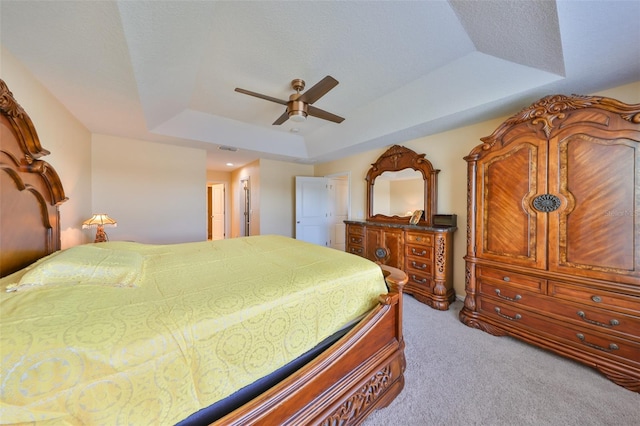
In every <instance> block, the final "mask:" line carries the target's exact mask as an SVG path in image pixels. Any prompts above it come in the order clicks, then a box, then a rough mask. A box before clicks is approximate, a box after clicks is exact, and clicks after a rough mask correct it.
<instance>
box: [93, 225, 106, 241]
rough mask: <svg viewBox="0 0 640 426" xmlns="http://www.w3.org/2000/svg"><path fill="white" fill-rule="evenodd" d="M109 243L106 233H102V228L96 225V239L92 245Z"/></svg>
mask: <svg viewBox="0 0 640 426" xmlns="http://www.w3.org/2000/svg"><path fill="white" fill-rule="evenodd" d="M107 241H109V238H108V237H107V233H106V232H104V227H103V226H102V225H98V230H97V231H96V239H95V241H94V243H105V242H107Z"/></svg>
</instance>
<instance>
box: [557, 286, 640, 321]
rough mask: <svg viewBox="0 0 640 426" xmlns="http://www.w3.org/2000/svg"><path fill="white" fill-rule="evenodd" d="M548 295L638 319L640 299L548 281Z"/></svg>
mask: <svg viewBox="0 0 640 426" xmlns="http://www.w3.org/2000/svg"><path fill="white" fill-rule="evenodd" d="M549 295H550V296H554V297H557V298H558V299H565V300H571V301H575V302H579V303H584V304H585V305H588V306H594V307H599V308H604V309H613V310H615V311H619V312H627V313H629V314H631V315H635V316H639V317H640V297H636V296H632V295H629V294H621V293H614V292H609V291H605V290H599V289H594V288H586V287H580V286H577V285H572V284H567V283H561V282H556V281H549Z"/></svg>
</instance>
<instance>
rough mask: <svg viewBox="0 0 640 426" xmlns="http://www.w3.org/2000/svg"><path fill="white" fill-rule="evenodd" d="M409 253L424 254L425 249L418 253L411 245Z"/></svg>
mask: <svg viewBox="0 0 640 426" xmlns="http://www.w3.org/2000/svg"><path fill="white" fill-rule="evenodd" d="M411 253H413V254H415V255H416V256H424V255H425V254H427V251H426V250H422V251H421V252H420V253H418V252H417V251H416V249H414V248H413V247H411Z"/></svg>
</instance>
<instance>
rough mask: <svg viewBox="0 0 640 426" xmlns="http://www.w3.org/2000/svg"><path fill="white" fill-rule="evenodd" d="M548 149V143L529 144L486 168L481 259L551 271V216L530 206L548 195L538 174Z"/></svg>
mask: <svg viewBox="0 0 640 426" xmlns="http://www.w3.org/2000/svg"><path fill="white" fill-rule="evenodd" d="M545 151H546V146H544V144H540V143H537V144H533V143H528V142H527V141H523V142H521V143H517V144H516V145H515V146H513V147H511V149H510V150H509V151H506V152H501V153H498V155H495V156H494V157H493V158H491V159H487V161H486V162H485V163H484V164H483V167H482V169H481V171H480V172H481V176H482V185H480V193H479V194H478V199H479V200H481V208H480V209H478V210H479V211H478V215H479V222H478V223H481V224H482V225H481V226H480V229H481V232H480V235H478V237H479V238H478V239H479V241H480V242H481V249H480V255H481V256H484V257H487V258H494V259H501V260H505V259H509V261H512V262H513V263H517V264H521V265H526V266H533V267H539V268H543V267H545V264H544V254H545V253H544V248H545V245H546V243H545V240H544V235H545V229H546V217H544V215H541V214H539V213H538V212H536V211H535V210H533V209H532V208H531V207H530V200H531V199H532V198H533V197H534V196H535V195H536V194H537V193H540V192H542V193H544V192H545V191H546V189H545V183H546V180H545V178H544V173H540V172H539V171H538V163H539V162H541V163H542V167H540V168H541V169H545V167H544V163H545V162H546V160H545ZM540 238H542V241H538V240H539V239H540Z"/></svg>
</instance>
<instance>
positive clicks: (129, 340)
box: [0, 236, 386, 425]
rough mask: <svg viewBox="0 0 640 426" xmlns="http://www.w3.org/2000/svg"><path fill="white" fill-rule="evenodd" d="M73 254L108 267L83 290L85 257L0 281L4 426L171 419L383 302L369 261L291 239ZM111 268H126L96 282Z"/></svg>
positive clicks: (130, 246) (123, 246) (64, 258)
mask: <svg viewBox="0 0 640 426" xmlns="http://www.w3.org/2000/svg"><path fill="white" fill-rule="evenodd" d="M81 247H86V248H88V251H89V252H94V253H97V254H99V255H101V256H102V257H101V259H102V260H101V261H100V262H101V263H100V262H99V265H98V266H97V267H92V268H89V269H88V271H89V272H87V271H85V272H83V273H84V274H88V275H91V277H90V278H88V279H83V278H82V277H78V276H77V274H76V273H75V272H74V271H77V270H75V269H74V268H73V267H70V266H69V265H73V262H74V261H76V259H77V258H78V257H79V258H82V257H83V256H85V257H86V256H89V257H92V256H93V254H92V253H90V254H87V253H85V251H87V250H84V249H79V250H78V249H76V250H75V251H73V252H71V254H69V253H68V252H67V251H63V252H58V253H57V254H54V255H52V256H50V257H49V258H45V259H43V260H41V261H39V262H37V263H36V264H34V265H32V266H31V267H29V268H27V269H26V270H22V271H20V272H18V273H16V274H13V275H10V276H8V277H5V278H3V279H2V280H0V290H1V294H0V360H1V368H2V370H1V376H0V383H1V388H0V396H1V405H0V420H1V421H2V423H19V422H33V421H36V422H39V423H48V422H51V423H52V424H136V425H141V424H172V423H175V422H178V421H180V420H182V419H184V418H186V417H187V416H188V415H189V414H191V413H193V412H195V411H197V410H199V409H201V408H203V407H205V406H208V405H210V404H212V403H214V402H215V401H217V400H219V399H222V398H224V397H226V396H228V395H230V394H231V393H233V392H234V391H235V390H237V389H239V388H241V387H243V386H245V385H247V384H249V383H251V382H253V381H254V380H256V379H257V378H259V377H262V376H264V375H266V374H268V373H269V372H271V371H273V370H275V369H276V368H278V367H280V366H282V365H284V364H286V363H287V362H289V361H291V360H292V359H294V358H296V357H297V356H299V355H301V354H302V353H304V352H305V351H307V350H309V349H310V348H312V347H313V346H314V345H315V344H316V343H317V342H319V341H321V340H322V339H324V338H325V337H327V336H329V335H330V334H332V333H333V332H334V331H336V330H338V329H339V328H340V327H341V326H343V325H344V324H346V323H348V322H349V321H351V320H353V319H355V318H357V317H358V316H359V315H361V314H363V313H365V312H367V311H368V310H370V309H372V308H373V307H374V306H375V304H376V300H377V296H378V295H379V294H382V293H386V287H385V285H384V281H383V278H382V273H381V271H380V268H379V267H377V265H375V264H373V263H372V262H369V261H367V260H365V259H362V258H359V257H357V256H353V255H350V254H347V253H344V252H340V251H337V250H333V249H327V248H325V247H320V246H316V245H313V244H309V243H304V242H301V241H297V240H293V239H290V238H286V237H279V236H256V237H248V238H236V239H229V240H222V241H216V242H201V243H187V244H174V245H143V244H137V243H126V242H109V243H100V244H90V245H86V246H81ZM96 249H103V250H107V251H108V253H104V252H100V251H98V252H96ZM70 250H71V249H70ZM123 253H124V254H125V255H123ZM127 253H129V254H130V256H128V255H126V254H127ZM56 258H58V259H59V261H60V263H62V264H63V265H62V266H60V265H56V264H55V261H56ZM70 258H71V259H70ZM118 258H123V259H129V260H127V262H125V263H124V266H122V265H121V268H124V269H126V271H125V272H122V271H119V272H118V273H114V274H111V273H104V270H103V269H104V268H107V267H108V266H109V265H111V266H113V265H115V264H116V263H118V262H119V261H118V260H117V259H118ZM65 262H66V263H65ZM131 268H133V269H135V270H137V271H139V276H136V277H134V276H132V275H131V274H130V270H131ZM70 270H71V273H70V272H69V271H70ZM106 270H107V271H108V270H109V269H108V268H107V269H106ZM66 274H68V275H69V277H68V278H67V275H66ZM122 274H124V275H122ZM136 274H138V273H136ZM114 276H117V277H116V278H113V277H114ZM123 276H124V277H125V278H124V279H123V278H122V277H123ZM42 277H45V278H47V277H49V278H51V279H52V282H50V283H45V284H42V282H37V281H38V280H41V279H42ZM132 277H133V278H132ZM85 278H86V277H85ZM21 280H22V281H21ZM65 280H66V281H65ZM20 282H22V285H20V286H18V290H17V291H13V292H7V288H9V289H11V288H12V287H14V286H11V284H17V283H20ZM14 289H15V288H14Z"/></svg>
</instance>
